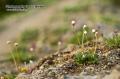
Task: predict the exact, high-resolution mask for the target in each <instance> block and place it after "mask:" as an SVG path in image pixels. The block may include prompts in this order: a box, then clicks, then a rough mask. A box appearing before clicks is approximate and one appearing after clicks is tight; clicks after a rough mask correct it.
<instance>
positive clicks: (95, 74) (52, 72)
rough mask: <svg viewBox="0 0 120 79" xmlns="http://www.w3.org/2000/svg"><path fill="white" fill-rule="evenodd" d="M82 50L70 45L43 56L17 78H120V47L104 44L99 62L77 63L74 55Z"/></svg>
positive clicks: (99, 51) (98, 53) (98, 52)
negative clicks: (109, 46) (113, 47)
mask: <svg viewBox="0 0 120 79" xmlns="http://www.w3.org/2000/svg"><path fill="white" fill-rule="evenodd" d="M101 47H102V46H101ZM87 49H89V48H87ZM80 50H81V48H79V47H78V46H74V45H72V46H71V45H70V46H68V48H67V49H64V50H59V51H58V52H56V53H54V54H52V55H50V56H47V57H44V58H41V59H40V60H39V61H38V62H36V63H33V64H31V65H29V66H28V69H29V70H28V71H27V72H25V73H20V74H19V75H18V76H17V78H16V79H120V48H117V49H107V50H106V49H105V46H103V48H99V49H97V51H96V53H97V55H98V57H99V63H98V64H76V63H75V60H74V55H75V54H76V52H77V51H80Z"/></svg>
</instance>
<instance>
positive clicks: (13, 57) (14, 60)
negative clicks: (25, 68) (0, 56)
mask: <svg viewBox="0 0 120 79" xmlns="http://www.w3.org/2000/svg"><path fill="white" fill-rule="evenodd" d="M10 53H11V56H12V59H13V62H14V64H15V67H16V70H17V71H18V65H17V62H16V59H15V56H14V55H13V53H12V51H11V52H10Z"/></svg>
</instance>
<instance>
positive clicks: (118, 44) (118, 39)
mask: <svg viewBox="0 0 120 79" xmlns="http://www.w3.org/2000/svg"><path fill="white" fill-rule="evenodd" d="M106 44H107V46H108V47H109V48H120V36H118V35H117V36H114V37H113V38H108V39H106Z"/></svg>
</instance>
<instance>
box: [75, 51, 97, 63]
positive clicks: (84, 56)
mask: <svg viewBox="0 0 120 79" xmlns="http://www.w3.org/2000/svg"><path fill="white" fill-rule="evenodd" d="M74 60H75V62H76V63H77V64H97V63H98V55H97V54H95V53H94V52H91V51H87V52H78V53H77V54H76V55H75V57H74Z"/></svg>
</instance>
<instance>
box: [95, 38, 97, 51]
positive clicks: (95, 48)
mask: <svg viewBox="0 0 120 79" xmlns="http://www.w3.org/2000/svg"><path fill="white" fill-rule="evenodd" d="M95 38H96V42H95V51H94V53H96V49H97V36H95Z"/></svg>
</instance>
